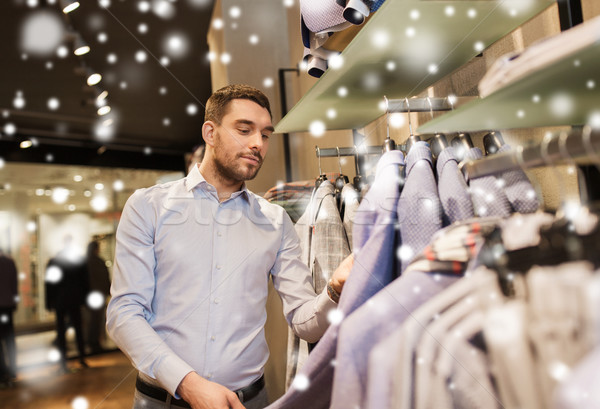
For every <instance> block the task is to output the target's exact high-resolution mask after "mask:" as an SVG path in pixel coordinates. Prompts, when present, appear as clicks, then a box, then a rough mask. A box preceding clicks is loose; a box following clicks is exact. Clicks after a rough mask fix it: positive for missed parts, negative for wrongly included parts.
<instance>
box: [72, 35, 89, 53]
mask: <svg viewBox="0 0 600 409" xmlns="http://www.w3.org/2000/svg"><path fill="white" fill-rule="evenodd" d="M89 52H90V46H89V45H87V43H86V42H85V41H83V38H81V35H79V34H78V35H77V36H76V37H75V42H74V43H73V54H75V55H84V54H87V53H89Z"/></svg>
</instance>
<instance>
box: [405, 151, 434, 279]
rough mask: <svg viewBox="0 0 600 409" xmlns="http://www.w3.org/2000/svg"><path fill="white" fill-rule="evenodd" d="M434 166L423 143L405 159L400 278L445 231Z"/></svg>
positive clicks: (429, 152) (429, 153)
mask: <svg viewBox="0 0 600 409" xmlns="http://www.w3.org/2000/svg"><path fill="white" fill-rule="evenodd" d="M431 162H432V159H431V150H430V149H429V144H428V143H427V142H424V141H419V142H416V143H415V144H414V145H413V146H412V147H411V149H410V151H409V152H408V154H407V155H406V172H405V173H406V177H405V178H406V179H405V181H404V187H403V188H402V193H401V194H400V200H399V201H398V247H397V249H396V256H397V257H398V264H397V275H398V276H399V275H400V274H402V271H404V269H405V268H406V267H407V266H408V265H409V264H410V262H411V261H412V259H413V258H414V257H415V256H417V255H418V254H419V253H420V252H421V250H423V248H425V246H426V245H427V243H429V242H430V241H431V237H432V236H433V234H434V233H435V232H436V231H438V230H439V229H440V228H441V227H442V219H441V213H442V210H441V204H440V199H439V197H438V189H437V183H436V181H435V176H434V175H433V169H432V165H431Z"/></svg>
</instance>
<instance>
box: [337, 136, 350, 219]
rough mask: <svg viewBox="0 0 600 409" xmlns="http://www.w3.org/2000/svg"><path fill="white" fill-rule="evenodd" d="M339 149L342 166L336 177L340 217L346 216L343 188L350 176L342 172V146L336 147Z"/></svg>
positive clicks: (338, 154)
mask: <svg viewBox="0 0 600 409" xmlns="http://www.w3.org/2000/svg"><path fill="white" fill-rule="evenodd" d="M335 150H336V151H337V158H338V166H339V168H340V174H339V176H338V177H337V178H335V202H336V204H337V208H338V210H339V212H340V217H341V218H342V219H343V218H344V208H345V206H344V200H343V198H342V189H343V188H344V186H346V184H347V183H348V176H346V175H344V174H343V173H342V160H341V158H340V148H339V147H338V146H336V147H335Z"/></svg>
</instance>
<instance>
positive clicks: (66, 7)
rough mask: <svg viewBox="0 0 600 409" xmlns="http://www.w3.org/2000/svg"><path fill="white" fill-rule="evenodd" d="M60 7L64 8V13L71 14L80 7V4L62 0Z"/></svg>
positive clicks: (70, 0)
mask: <svg viewBox="0 0 600 409" xmlns="http://www.w3.org/2000/svg"><path fill="white" fill-rule="evenodd" d="M60 6H61V7H62V11H63V13H65V14H69V13H70V12H72V11H73V10H75V9H76V8H77V7H79V2H78V1H73V0H60Z"/></svg>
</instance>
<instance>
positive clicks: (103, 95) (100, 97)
mask: <svg viewBox="0 0 600 409" xmlns="http://www.w3.org/2000/svg"><path fill="white" fill-rule="evenodd" d="M96 91H97V92H99V94H98V95H97V96H96V101H104V100H105V99H106V97H108V91H106V90H104V91H100V90H99V89H98V90H96Z"/></svg>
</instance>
